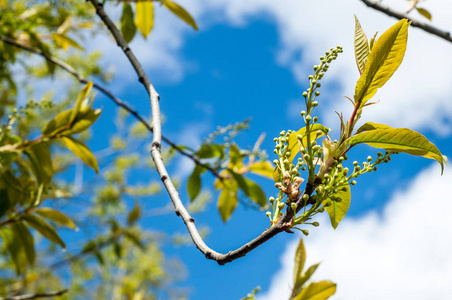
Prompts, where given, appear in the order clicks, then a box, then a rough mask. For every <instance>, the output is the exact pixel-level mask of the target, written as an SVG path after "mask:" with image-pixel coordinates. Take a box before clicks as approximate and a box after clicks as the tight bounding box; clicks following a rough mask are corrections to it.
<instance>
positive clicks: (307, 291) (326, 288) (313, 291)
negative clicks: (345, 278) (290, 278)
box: [292, 281, 336, 300]
mask: <svg viewBox="0 0 452 300" xmlns="http://www.w3.org/2000/svg"><path fill="white" fill-rule="evenodd" d="M334 293H336V284H335V283H333V282H331V281H320V282H313V283H311V284H310V285H309V286H308V287H306V288H304V289H303V290H302V291H301V293H300V294H298V295H297V296H296V297H294V298H292V300H326V299H328V298H329V297H331V296H332V295H334Z"/></svg>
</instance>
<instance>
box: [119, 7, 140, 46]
mask: <svg viewBox="0 0 452 300" xmlns="http://www.w3.org/2000/svg"><path fill="white" fill-rule="evenodd" d="M136 31H137V27H136V26H135V22H134V21H133V10H132V6H130V4H129V3H127V2H124V4H123V6H122V15H121V33H122V36H123V37H124V39H125V40H126V42H127V43H130V41H132V40H133V37H134V36H135V33H136Z"/></svg>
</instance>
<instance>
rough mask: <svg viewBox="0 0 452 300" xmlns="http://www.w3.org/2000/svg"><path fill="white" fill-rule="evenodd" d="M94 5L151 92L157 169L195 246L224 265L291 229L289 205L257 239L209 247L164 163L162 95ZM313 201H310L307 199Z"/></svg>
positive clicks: (308, 188)
mask: <svg viewBox="0 0 452 300" xmlns="http://www.w3.org/2000/svg"><path fill="white" fill-rule="evenodd" d="M89 1H90V2H91V3H92V4H93V6H94V7H95V9H96V13H97V15H98V16H99V17H100V18H101V19H102V21H103V22H104V24H105V25H106V26H107V28H108V30H109V31H110V32H111V34H112V35H113V37H114V38H115V40H116V43H117V45H118V46H119V47H120V48H121V49H122V50H123V52H124V54H125V55H126V56H127V58H128V59H129V61H130V63H131V64H132V66H133V68H134V69H135V71H136V73H137V75H138V79H139V81H140V82H141V83H142V84H143V85H144V87H145V89H146V91H147V93H148V94H149V97H150V100H151V108H152V126H153V129H154V136H153V141H152V148H151V154H152V157H153V159H154V163H155V165H156V167H157V171H158V172H159V175H160V179H161V180H162V182H163V184H164V185H165V187H166V189H167V191H168V194H169V196H170V198H171V201H172V202H173V205H174V208H175V212H176V214H177V215H178V216H180V217H182V220H183V221H184V223H185V225H186V227H187V229H188V232H189V233H190V236H191V238H192V240H193V243H194V244H195V245H196V247H197V248H198V249H199V250H200V251H201V252H202V253H203V254H204V255H205V256H206V258H208V259H213V260H215V261H216V262H218V264H220V265H224V264H226V263H229V262H231V261H233V260H235V259H237V258H239V257H243V256H245V255H246V254H247V253H249V252H250V251H252V250H253V249H255V248H256V247H258V246H260V245H262V244H263V243H265V242H266V241H268V240H269V239H271V238H272V237H274V236H275V235H276V234H278V233H280V232H282V231H288V230H289V229H290V227H291V221H292V219H293V217H294V211H293V210H292V209H291V207H290V206H288V207H287V210H286V213H285V214H284V216H282V217H281V219H280V220H279V221H278V222H277V223H276V224H275V225H274V226H273V227H271V228H269V229H267V230H265V231H264V232H263V233H262V234H261V235H259V236H258V237H257V238H255V239H254V240H252V241H250V242H249V243H247V244H245V245H243V246H241V247H240V248H238V249H236V250H234V251H230V252H228V253H226V254H222V253H218V252H216V251H214V250H212V249H211V248H209V247H208V246H207V245H206V244H205V243H204V240H203V239H202V237H201V235H200V234H199V232H198V230H197V228H196V226H195V219H193V218H192V217H191V216H190V213H189V212H188V211H187V209H186V208H185V206H184V204H183V203H182V201H181V199H180V196H179V193H178V192H177V190H176V188H175V187H174V185H173V183H172V181H171V178H170V176H169V175H168V172H167V171H166V167H165V164H164V163H163V160H162V156H161V152H160V145H161V144H160V138H161V126H160V108H159V95H158V94H157V92H156V90H155V89H154V86H153V85H152V84H151V82H150V80H149V78H148V77H147V75H146V73H145V72H144V70H143V68H142V66H141V64H140V62H139V61H138V60H137V58H136V57H135V55H134V54H133V52H132V50H131V49H130V47H129V46H128V44H127V43H126V41H125V40H124V38H123V36H122V35H121V33H120V31H119V30H118V28H117V27H116V26H115V24H114V23H113V22H112V20H111V19H110V18H109V17H108V15H107V14H106V12H105V10H104V8H103V5H102V4H101V3H100V2H99V1H97V0H89ZM318 184H319V182H318V181H317V180H316V181H315V182H314V183H312V184H308V185H307V186H306V189H305V192H304V193H305V194H308V195H311V194H312V192H313V191H314V189H315V187H316V186H317V185H318ZM308 203H310V201H308ZM297 205H298V206H297V207H298V208H297V210H299V209H301V208H302V207H303V200H302V198H301V197H300V199H298V201H297Z"/></svg>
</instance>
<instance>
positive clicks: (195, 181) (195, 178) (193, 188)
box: [187, 165, 205, 202]
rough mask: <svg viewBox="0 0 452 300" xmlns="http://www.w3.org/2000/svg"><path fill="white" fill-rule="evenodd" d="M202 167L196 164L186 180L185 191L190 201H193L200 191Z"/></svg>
mask: <svg viewBox="0 0 452 300" xmlns="http://www.w3.org/2000/svg"><path fill="white" fill-rule="evenodd" d="M204 170H205V169H204V168H203V167H201V166H200V165H196V166H195V168H194V169H193V172H192V173H191V175H190V177H188V180H187V192H188V196H189V197H190V201H191V202H193V201H194V200H195V199H196V197H197V196H198V195H199V192H200V191H201V184H202V181H201V174H202V173H203V172H204Z"/></svg>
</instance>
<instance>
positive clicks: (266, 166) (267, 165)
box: [248, 160, 274, 178]
mask: <svg viewBox="0 0 452 300" xmlns="http://www.w3.org/2000/svg"><path fill="white" fill-rule="evenodd" d="M248 170H249V171H250V172H251V173H254V174H257V175H261V176H264V177H268V178H272V176H273V170H274V166H273V164H272V163H271V162H270V161H268V160H265V161H258V162H255V163H253V164H251V165H250V166H249V169H248Z"/></svg>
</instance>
